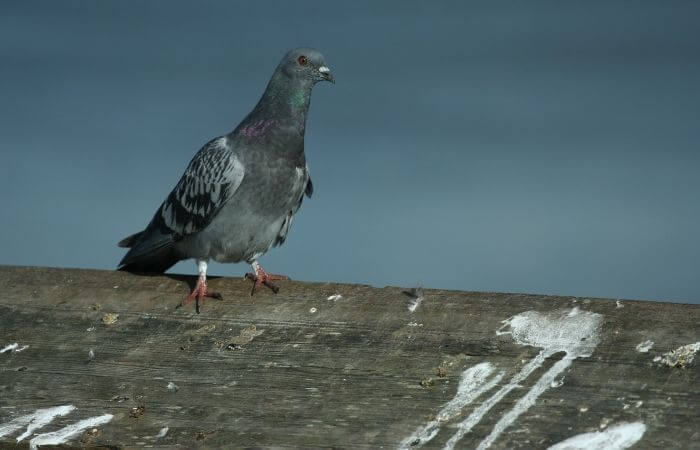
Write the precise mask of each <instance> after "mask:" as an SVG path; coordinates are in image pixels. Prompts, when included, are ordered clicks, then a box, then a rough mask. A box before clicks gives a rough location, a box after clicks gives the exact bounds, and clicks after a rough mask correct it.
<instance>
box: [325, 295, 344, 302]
mask: <svg viewBox="0 0 700 450" xmlns="http://www.w3.org/2000/svg"><path fill="white" fill-rule="evenodd" d="M341 298H343V296H342V295H340V294H333V295H329V296H328V298H327V299H326V300H333V301H336V300H340V299H341Z"/></svg>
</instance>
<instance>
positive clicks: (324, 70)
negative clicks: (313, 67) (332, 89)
mask: <svg viewBox="0 0 700 450" xmlns="http://www.w3.org/2000/svg"><path fill="white" fill-rule="evenodd" d="M318 71H319V72H321V76H322V77H323V79H324V80H326V81H330V82H331V83H333V84H335V78H333V74H332V73H331V69H329V68H328V67H326V66H321V67H319V68H318Z"/></svg>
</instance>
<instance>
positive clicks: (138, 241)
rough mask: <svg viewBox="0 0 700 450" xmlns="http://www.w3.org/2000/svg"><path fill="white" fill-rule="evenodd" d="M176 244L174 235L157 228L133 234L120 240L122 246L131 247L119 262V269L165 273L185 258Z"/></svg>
mask: <svg viewBox="0 0 700 450" xmlns="http://www.w3.org/2000/svg"><path fill="white" fill-rule="evenodd" d="M174 244H175V242H174V241H173V238H172V236H170V235H164V234H161V233H159V232H158V231H156V230H149V229H146V230H144V231H141V232H138V233H136V234H132V235H131V236H129V237H126V238H124V239H122V240H121V241H119V244H118V245H119V246H120V247H131V249H130V250H129V251H128V252H127V253H126V255H124V257H123V258H122V260H121V261H120V262H119V270H124V271H127V272H150V273H163V272H165V271H166V270H168V269H169V268H171V267H172V266H174V265H175V263H177V262H178V261H180V260H182V259H184V258H183V256H182V254H180V252H178V251H177V249H175V245H174Z"/></svg>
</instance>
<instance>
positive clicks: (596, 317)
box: [445, 307, 602, 450]
mask: <svg viewBox="0 0 700 450" xmlns="http://www.w3.org/2000/svg"><path fill="white" fill-rule="evenodd" d="M601 322H602V316H601V315H600V314H597V313H592V312H588V311H581V310H580V309H579V308H578V307H574V308H572V309H570V310H561V311H556V312H552V313H545V314H543V313H539V312H537V311H526V312H524V313H521V314H518V315H516V316H513V317H511V318H510V319H508V320H505V321H503V323H504V325H503V327H501V329H499V330H497V331H496V334H497V335H503V334H511V335H512V336H513V340H515V342H516V343H518V344H520V345H529V346H532V347H539V348H542V350H541V351H540V352H539V353H538V354H537V356H535V357H534V358H533V359H532V360H530V361H529V362H528V363H527V364H525V366H523V368H522V369H521V370H520V372H518V373H516V374H515V375H514V376H513V378H512V379H511V380H510V382H509V383H508V384H506V385H504V386H503V387H502V388H501V389H499V390H498V391H497V392H496V393H495V394H494V395H492V396H491V397H490V398H488V399H486V400H485V401H484V402H483V403H482V404H481V405H480V406H479V407H478V408H477V409H475V410H474V411H473V412H472V413H471V414H470V415H469V417H467V418H466V419H465V420H464V421H462V423H460V424H459V425H458V430H457V432H456V433H455V434H454V436H452V437H451V438H450V439H449V440H448V441H447V443H446V444H445V449H448V450H449V449H452V448H454V447H455V445H456V444H457V443H458V442H459V441H460V440H461V439H462V438H463V437H464V436H465V435H466V434H467V433H469V432H470V431H471V429H472V428H473V427H474V425H476V424H477V423H479V422H480V421H481V419H483V417H484V416H485V415H486V413H487V412H488V411H489V410H490V409H491V408H493V407H494V406H495V405H496V404H497V403H498V402H500V401H501V400H502V399H503V397H505V396H506V395H507V394H508V393H510V392H511V391H512V390H513V389H516V388H519V387H521V383H522V382H524V381H525V380H526V379H527V377H528V376H530V374H532V372H534V371H535V370H536V369H538V368H539V367H541V366H542V364H544V361H545V360H546V359H547V358H549V357H551V356H552V355H554V354H555V353H559V352H565V353H566V354H565V355H564V358H563V359H561V360H559V361H557V362H556V363H555V364H554V365H553V366H552V367H550V368H549V370H547V372H545V374H544V375H542V377H540V379H539V380H537V381H536V382H535V384H534V385H533V386H532V387H531V388H530V390H529V391H528V392H527V393H526V394H525V395H524V396H523V397H522V398H521V399H520V400H518V401H517V402H516V404H515V406H513V408H512V409H511V410H509V411H507V412H506V413H505V414H504V415H503V416H502V417H501V419H500V420H499V421H498V422H497V423H496V425H494V427H493V429H492V430H491V433H490V434H489V435H488V436H487V437H486V438H485V439H484V440H483V441H481V443H480V444H479V446H478V447H477V448H478V449H486V448H488V447H490V446H491V444H493V443H494V442H495V440H496V439H498V437H499V436H500V435H501V433H503V431H504V430H505V429H506V428H508V427H509V426H510V425H512V424H513V422H515V420H516V419H517V418H518V417H519V416H520V415H521V414H523V413H524V412H525V411H527V410H528V409H529V408H530V407H531V406H532V405H533V404H534V403H535V401H536V400H537V398H539V396H540V395H542V393H543V392H544V391H545V390H547V389H549V388H551V386H552V383H553V382H554V381H555V380H556V378H557V377H558V376H559V375H561V374H562V373H563V372H564V370H566V368H567V367H569V366H570V365H571V363H572V361H573V360H574V359H576V358H578V357H581V356H590V355H591V354H592V353H593V350H594V349H595V347H596V346H597V345H598V341H599V335H600V324H601ZM506 327H510V331H503V329H504V328H506Z"/></svg>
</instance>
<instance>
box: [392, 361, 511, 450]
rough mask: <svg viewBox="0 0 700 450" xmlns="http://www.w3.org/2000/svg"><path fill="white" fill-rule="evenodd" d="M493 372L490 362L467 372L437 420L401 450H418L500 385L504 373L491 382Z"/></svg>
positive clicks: (402, 443) (401, 446) (403, 445)
mask: <svg viewBox="0 0 700 450" xmlns="http://www.w3.org/2000/svg"><path fill="white" fill-rule="evenodd" d="M493 372H494V367H493V365H491V363H488V362H484V363H481V364H477V365H475V366H472V367H470V368H468V369H467V370H465V371H464V372H463V373H462V378H461V380H460V382H459V386H458V387H457V393H456V394H455V396H454V398H453V399H452V400H450V401H449V402H448V403H446V404H445V406H443V407H442V409H441V410H440V411H439V412H438V413H437V415H436V416H435V419H433V420H431V421H430V422H428V423H427V424H425V425H424V426H422V427H419V428H418V429H417V430H416V431H415V432H414V433H413V434H411V435H410V436H409V437H407V438H406V439H404V440H403V441H402V442H401V444H400V446H399V448H401V449H409V448H418V447H421V446H423V445H425V444H426V443H427V442H429V441H430V440H431V439H432V438H434V437H435V436H436V435H437V433H438V431H440V426H441V425H442V424H443V423H445V422H447V421H449V420H451V419H453V418H455V417H456V416H458V415H459V414H460V413H461V411H462V408H464V407H465V406H467V405H468V404H470V403H471V402H473V401H474V400H475V399H476V398H478V397H479V396H481V395H482V394H484V393H485V392H488V391H489V390H490V389H492V388H493V387H494V386H496V384H498V382H499V381H500V380H501V378H503V372H499V373H498V374H497V375H496V376H494V377H492V378H491V379H490V380H489V379H488V378H489V377H490V376H491V374H492V373H493Z"/></svg>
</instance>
